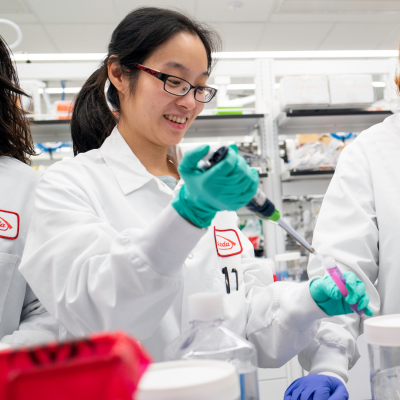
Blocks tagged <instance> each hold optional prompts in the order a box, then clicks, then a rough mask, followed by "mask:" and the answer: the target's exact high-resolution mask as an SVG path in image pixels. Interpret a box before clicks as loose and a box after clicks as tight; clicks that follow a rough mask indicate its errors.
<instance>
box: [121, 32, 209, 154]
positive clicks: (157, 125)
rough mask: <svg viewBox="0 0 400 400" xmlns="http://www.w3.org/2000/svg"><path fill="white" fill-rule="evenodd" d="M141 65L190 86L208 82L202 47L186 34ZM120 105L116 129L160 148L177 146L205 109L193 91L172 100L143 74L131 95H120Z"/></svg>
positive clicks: (172, 39) (159, 86)
mask: <svg viewBox="0 0 400 400" xmlns="http://www.w3.org/2000/svg"><path fill="white" fill-rule="evenodd" d="M143 65H145V66H146V67H149V68H152V69H155V70H158V71H161V72H163V73H164V74H168V75H174V76H177V77H180V78H182V79H185V80H186V81H188V82H190V83H191V84H192V85H193V86H204V85H206V81H207V78H208V74H207V53H206V50H205V48H204V45H203V43H202V41H201V40H200V38H199V37H198V36H195V35H192V34H190V33H187V32H180V33H178V34H176V35H175V36H173V37H172V38H171V39H169V40H168V41H167V42H165V43H164V44H162V45H160V46H159V47H158V48H157V49H156V50H155V51H154V52H153V53H152V54H151V55H150V56H149V57H148V58H147V59H146V60H145V61H144V62H143ZM120 102H121V118H120V122H119V126H120V127H122V128H123V129H124V130H125V131H129V133H130V134H131V135H133V136H134V137H136V138H137V139H141V140H145V141H150V142H151V143H152V144H154V145H158V146H163V147H164V146H165V147H167V146H171V145H175V144H178V143H179V142H180V141H181V140H182V138H183V136H184V134H185V132H186V131H187V129H188V128H189V127H190V125H191V124H192V122H193V121H194V119H195V118H196V117H197V116H198V115H199V113H200V112H201V111H202V110H203V108H204V104H203V103H199V102H198V101H196V100H195V99H194V90H191V91H190V92H189V93H188V94H187V95H186V96H174V95H172V94H170V93H167V92H166V91H165V90H164V82H162V81H161V80H159V79H156V78H155V77H154V76H152V75H150V74H148V73H146V72H143V71H140V72H139V76H138V80H137V83H136V85H135V88H134V91H133V93H131V92H130V91H128V90H126V91H122V92H121V91H120ZM174 121H175V122H174ZM138 135H139V136H140V138H139V137H138Z"/></svg>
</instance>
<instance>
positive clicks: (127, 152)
mask: <svg viewBox="0 0 400 400" xmlns="http://www.w3.org/2000/svg"><path fill="white" fill-rule="evenodd" d="M100 152H101V155H102V156H103V159H104V161H105V163H106V164H107V165H108V167H109V168H110V169H111V171H112V172H113V174H114V176H115V179H116V180H117V182H118V184H119V186H120V187H121V190H122V192H123V193H124V194H125V195H127V194H129V193H131V192H133V191H134V190H137V189H139V188H141V187H142V186H144V185H145V184H146V183H147V182H150V181H151V180H152V179H155V177H154V176H153V175H152V174H150V173H149V172H148V171H147V169H146V168H145V167H144V165H143V164H142V163H141V162H140V161H139V159H138V158H137V157H136V156H135V154H134V153H133V151H132V150H131V148H130V147H129V146H128V144H127V143H126V141H125V139H124V138H123V137H122V135H121V134H120V132H119V130H118V127H117V126H116V127H115V128H114V130H113V131H112V132H111V135H110V136H109V137H108V138H107V139H106V140H105V141H104V143H103V145H102V146H101V147H100Z"/></svg>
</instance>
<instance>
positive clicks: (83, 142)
mask: <svg viewBox="0 0 400 400" xmlns="http://www.w3.org/2000/svg"><path fill="white" fill-rule="evenodd" d="M107 79H108V70H107V62H106V61H105V62H104V63H103V64H102V66H101V67H100V68H99V69H98V70H97V71H95V72H94V73H93V74H92V75H91V76H90V77H89V79H88V80H87V81H86V82H85V84H84V85H83V87H82V89H81V91H80V92H79V94H78V96H77V97H76V100H75V105H74V111H73V113H72V118H71V135H72V142H73V149H74V154H75V155H77V154H79V153H85V152H86V151H89V150H92V149H98V148H99V147H100V146H101V145H102V144H103V142H104V140H106V138H107V137H108V136H110V134H111V132H112V130H113V129H114V127H115V125H116V124H117V118H116V117H115V116H114V114H113V113H112V111H111V110H110V107H109V106H108V104H107V100H106V96H105V85H106V82H107ZM110 86H113V88H114V91H115V94H114V96H113V100H114V101H113V102H112V103H114V104H112V105H113V106H117V107H115V108H119V99H118V93H117V90H116V89H115V87H114V85H112V84H111V83H110ZM115 95H116V98H117V99H118V101H117V104H115Z"/></svg>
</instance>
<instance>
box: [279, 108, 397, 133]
mask: <svg viewBox="0 0 400 400" xmlns="http://www.w3.org/2000/svg"><path fill="white" fill-rule="evenodd" d="M391 115H392V112H391V111H368V110H359V109H351V108H350V109H322V110H290V111H288V112H286V113H280V114H279V115H278V126H279V134H282V135H293V134H301V133H330V132H361V131H363V130H365V129H368V128H369V127H371V126H372V125H375V124H379V123H380V122H382V121H383V120H384V119H385V118H387V117H389V116H391Z"/></svg>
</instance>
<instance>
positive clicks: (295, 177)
mask: <svg viewBox="0 0 400 400" xmlns="http://www.w3.org/2000/svg"><path fill="white" fill-rule="evenodd" d="M334 173H335V171H334V170H322V171H319V170H318V171H312V170H306V171H284V172H282V174H281V181H282V182H292V181H303V180H310V179H311V180H313V179H331V178H332V176H333V174H334Z"/></svg>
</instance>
